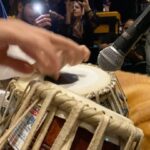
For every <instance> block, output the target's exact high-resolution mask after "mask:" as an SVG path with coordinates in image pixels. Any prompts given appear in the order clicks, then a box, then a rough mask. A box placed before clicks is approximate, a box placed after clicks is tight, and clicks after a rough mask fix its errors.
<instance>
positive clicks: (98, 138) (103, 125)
mask: <svg viewBox="0 0 150 150" xmlns="http://www.w3.org/2000/svg"><path fill="white" fill-rule="evenodd" d="M109 120H110V117H108V116H106V115H101V120H100V122H99V124H98V127H97V128H96V130H95V133H94V136H93V138H92V141H91V142H90V145H89V147H88V150H99V149H101V148H102V145H103V141H104V134H105V131H106V129H107V126H108V123H109Z"/></svg>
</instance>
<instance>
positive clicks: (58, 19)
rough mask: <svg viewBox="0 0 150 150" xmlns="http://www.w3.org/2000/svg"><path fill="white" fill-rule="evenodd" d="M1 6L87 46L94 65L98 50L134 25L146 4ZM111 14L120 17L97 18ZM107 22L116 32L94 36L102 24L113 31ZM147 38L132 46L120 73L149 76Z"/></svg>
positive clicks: (84, 1) (44, 0) (48, 1)
mask: <svg viewBox="0 0 150 150" xmlns="http://www.w3.org/2000/svg"><path fill="white" fill-rule="evenodd" d="M4 5H5V7H6V10H7V13H8V15H9V16H13V17H16V18H19V19H21V20H23V21H25V22H27V23H29V24H32V25H35V26H38V27H42V28H45V29H47V30H50V31H53V32H55V33H58V34H61V35H64V36H66V37H69V38H71V39H73V40H74V41H76V42H77V43H79V44H84V45H86V46H87V47H88V48H89V49H90V51H91V57H90V59H89V62H90V63H93V64H96V63H97V55H98V53H99V51H100V50H102V49H103V48H105V47H107V46H109V45H110V44H111V43H113V41H114V40H115V39H116V38H117V37H118V36H119V35H120V34H121V33H122V32H123V31H125V30H126V29H127V28H128V27H130V26H131V25H132V24H134V20H135V19H136V17H137V16H138V15H139V14H140V13H141V12H142V11H143V10H144V9H145V7H146V6H147V5H149V2H148V1H146V0H133V1H132V2H131V1H129V0H123V1H118V0H102V1H100V0H65V1H64V0H4ZM113 11H116V12H118V13H119V14H120V16H121V18H120V19H118V18H115V19H114V18H111V17H110V18H109V17H108V18H106V19H105V18H104V17H100V16H99V15H97V13H98V12H104V13H105V12H107V13H108V12H113ZM104 19H105V20H104ZM108 19H114V20H110V22H114V24H115V25H116V24H118V31H119V32H115V31H108V33H105V35H104V34H101V33H98V34H97V33H95V32H94V31H95V29H96V28H97V27H98V26H100V25H101V24H109V26H111V28H112V24H111V23H110V22H109V20H108ZM114 27H116V26H114ZM146 37H148V36H147V35H146V34H144V36H143V37H142V38H141V39H140V40H139V41H138V42H137V44H136V45H134V47H132V49H133V50H132V51H131V52H130V53H129V54H128V56H127V57H126V59H125V61H124V64H123V66H122V70H125V71H131V72H140V73H148V74H149V73H150V71H147V72H146V59H147V57H146V56H147V54H146V53H145V49H146V48H145V42H146ZM147 47H148V46H147ZM148 59H149V57H148ZM149 68H150V67H149ZM147 70H150V69H147Z"/></svg>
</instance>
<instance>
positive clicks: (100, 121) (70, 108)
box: [0, 82, 142, 150]
mask: <svg viewBox="0 0 150 150" xmlns="http://www.w3.org/2000/svg"><path fill="white" fill-rule="evenodd" d="M35 92H37V93H36V95H38V96H37V97H40V99H41V98H42V99H43V100H44V101H43V103H42V105H41V110H40V113H39V117H38V118H37V121H36V122H35V123H34V125H33V128H32V131H31V133H30V134H29V135H28V137H27V141H25V144H24V146H23V150H25V149H27V147H28V146H29V145H30V142H31V140H32V138H33V136H34V134H35V132H36V128H37V126H38V125H39V123H40V121H41V119H42V117H43V116H44V114H45V113H46V111H47V109H48V107H49V105H50V103H52V104H53V105H54V106H59V107H60V108H61V109H63V110H65V111H67V112H69V116H68V118H67V120H66V123H65V125H64V126H63V128H62V130H61V132H60V135H58V139H56V141H55V142H54V145H53V147H52V148H53V149H54V148H55V146H56V149H57V148H58V150H60V149H59V148H61V147H62V145H63V144H65V142H66V140H68V139H67V137H68V136H69V135H68V134H69V132H68V129H69V131H70V132H71V131H72V130H73V131H75V130H76V129H77V126H78V124H80V121H79V120H82V122H87V123H89V122H90V123H91V124H92V126H94V127H96V126H97V127H96V129H95V133H94V136H93V138H92V141H91V143H90V145H89V147H90V148H89V150H97V147H99V145H101V142H102V141H103V140H102V139H103V138H102V137H103V134H104V132H105V131H106V130H109V131H111V133H113V132H114V130H116V132H117V134H118V136H122V133H123V134H124V136H125V137H124V138H125V139H126V138H128V137H130V139H131V140H132V141H140V140H141V136H142V133H141V131H140V130H138V129H137V128H135V127H134V126H133V124H131V122H124V123H123V121H124V119H123V118H122V119H121V118H120V119H121V120H117V118H114V117H112V116H110V115H105V111H104V110H105V109H104V110H97V108H92V107H90V106H88V104H85V103H83V102H82V101H84V100H86V99H85V98H83V97H80V96H77V97H79V98H80V99H81V100H82V101H79V102H78V103H77V102H76V100H75V99H76V98H77V97H76V96H75V95H73V97H72V96H71V94H68V93H66V91H65V90H62V88H59V87H58V86H56V85H54V84H48V83H40V82H37V83H35V84H33V86H32V88H31V90H30V92H28V94H24V95H26V97H25V98H24V99H23V103H22V105H21V107H20V110H19V111H18V113H17V114H16V116H15V118H14V121H13V124H12V125H11V126H10V128H9V129H8V130H7V131H6V132H5V133H4V135H3V136H2V137H1V138H0V143H1V144H0V146H1V147H2V146H3V144H4V143H5V140H6V139H7V138H8V136H9V135H10V134H11V131H12V130H13V129H14V128H15V126H16V125H17V124H18V123H19V122H20V121H21V120H22V119H23V118H24V116H25V114H26V113H27V112H29V111H30V109H31V108H33V106H35V105H36V104H37V103H38V102H39V99H38V98H37V99H36V100H34V101H33V103H32V104H30V98H31V97H32V96H33V95H34V93H35ZM45 104H46V105H45ZM56 104H58V105H56ZM28 106H29V108H30V109H29V108H28V109H27V110H26V108H27V107H28ZM31 106H32V107H31ZM74 111H75V112H77V113H74ZM22 114H23V115H22ZM50 114H52V115H50V116H51V120H52V118H53V117H54V113H52V112H51V113H50ZM110 120H111V121H110ZM50 122H51V121H50ZM70 122H71V123H70ZM49 124H50V123H49ZM107 127H109V129H107ZM132 129H134V130H135V131H136V132H137V133H136V134H131V133H133V132H132ZM101 130H102V132H100V131H101ZM134 133H135V132H134ZM63 135H64V136H63ZM98 136H99V138H100V139H99V140H97V139H96V138H97V137H98ZM130 139H129V141H131V140H130ZM61 141H62V142H61ZM132 141H131V142H132ZM71 142H72V140H71ZM93 143H94V144H93ZM128 143H130V142H128ZM128 143H127V144H128ZM58 144H59V145H58ZM70 144H71V143H70ZM127 144H126V147H127ZM57 146H58V147H57ZM36 148H37V147H36ZM36 148H35V150H37V149H36ZM91 148H92V149H91ZM56 149H55V150H56ZM126 150H127V149H126Z"/></svg>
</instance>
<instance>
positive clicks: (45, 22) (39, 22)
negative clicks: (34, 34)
mask: <svg viewBox="0 0 150 150" xmlns="http://www.w3.org/2000/svg"><path fill="white" fill-rule="evenodd" d="M34 25H36V26H38V27H46V26H52V20H51V18H50V14H43V15H40V16H39V17H37V18H36V19H35V22H34Z"/></svg>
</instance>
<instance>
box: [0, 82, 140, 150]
mask: <svg viewBox="0 0 150 150" xmlns="http://www.w3.org/2000/svg"><path fill="white" fill-rule="evenodd" d="M13 82H14V81H13ZM13 84H14V83H13ZM16 89H17V87H16ZM18 90H19V89H18ZM20 90H21V89H20ZM14 94H15V93H14ZM12 95H13V94H12ZM18 99H19V100H18V101H19V102H20V105H18V106H19V107H17V110H16V111H15V113H13V115H12V117H11V121H10V124H9V125H8V127H7V129H6V130H5V132H4V133H3V134H2V135H1V137H0V149H9V150H11V149H17V150H28V149H33V150H47V149H51V150H98V149H100V150H110V149H111V150H139V149H140V145H141V141H142V138H143V132H142V131H141V130H140V129H138V128H136V127H135V126H134V124H133V123H132V121H131V120H129V119H128V118H126V117H124V116H122V115H120V114H118V113H116V112H114V111H111V110H110V109H107V108H106V107H103V106H101V105H99V104H97V103H95V102H93V101H91V100H89V99H87V98H85V97H83V96H79V95H77V94H75V93H73V92H70V91H69V90H67V89H64V88H63V87H61V86H58V85H56V84H54V83H51V82H46V81H43V82H40V81H36V82H35V81H34V82H32V83H30V84H29V85H28V86H27V88H26V90H24V91H23V93H22V94H21V96H20V98H18Z"/></svg>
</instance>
